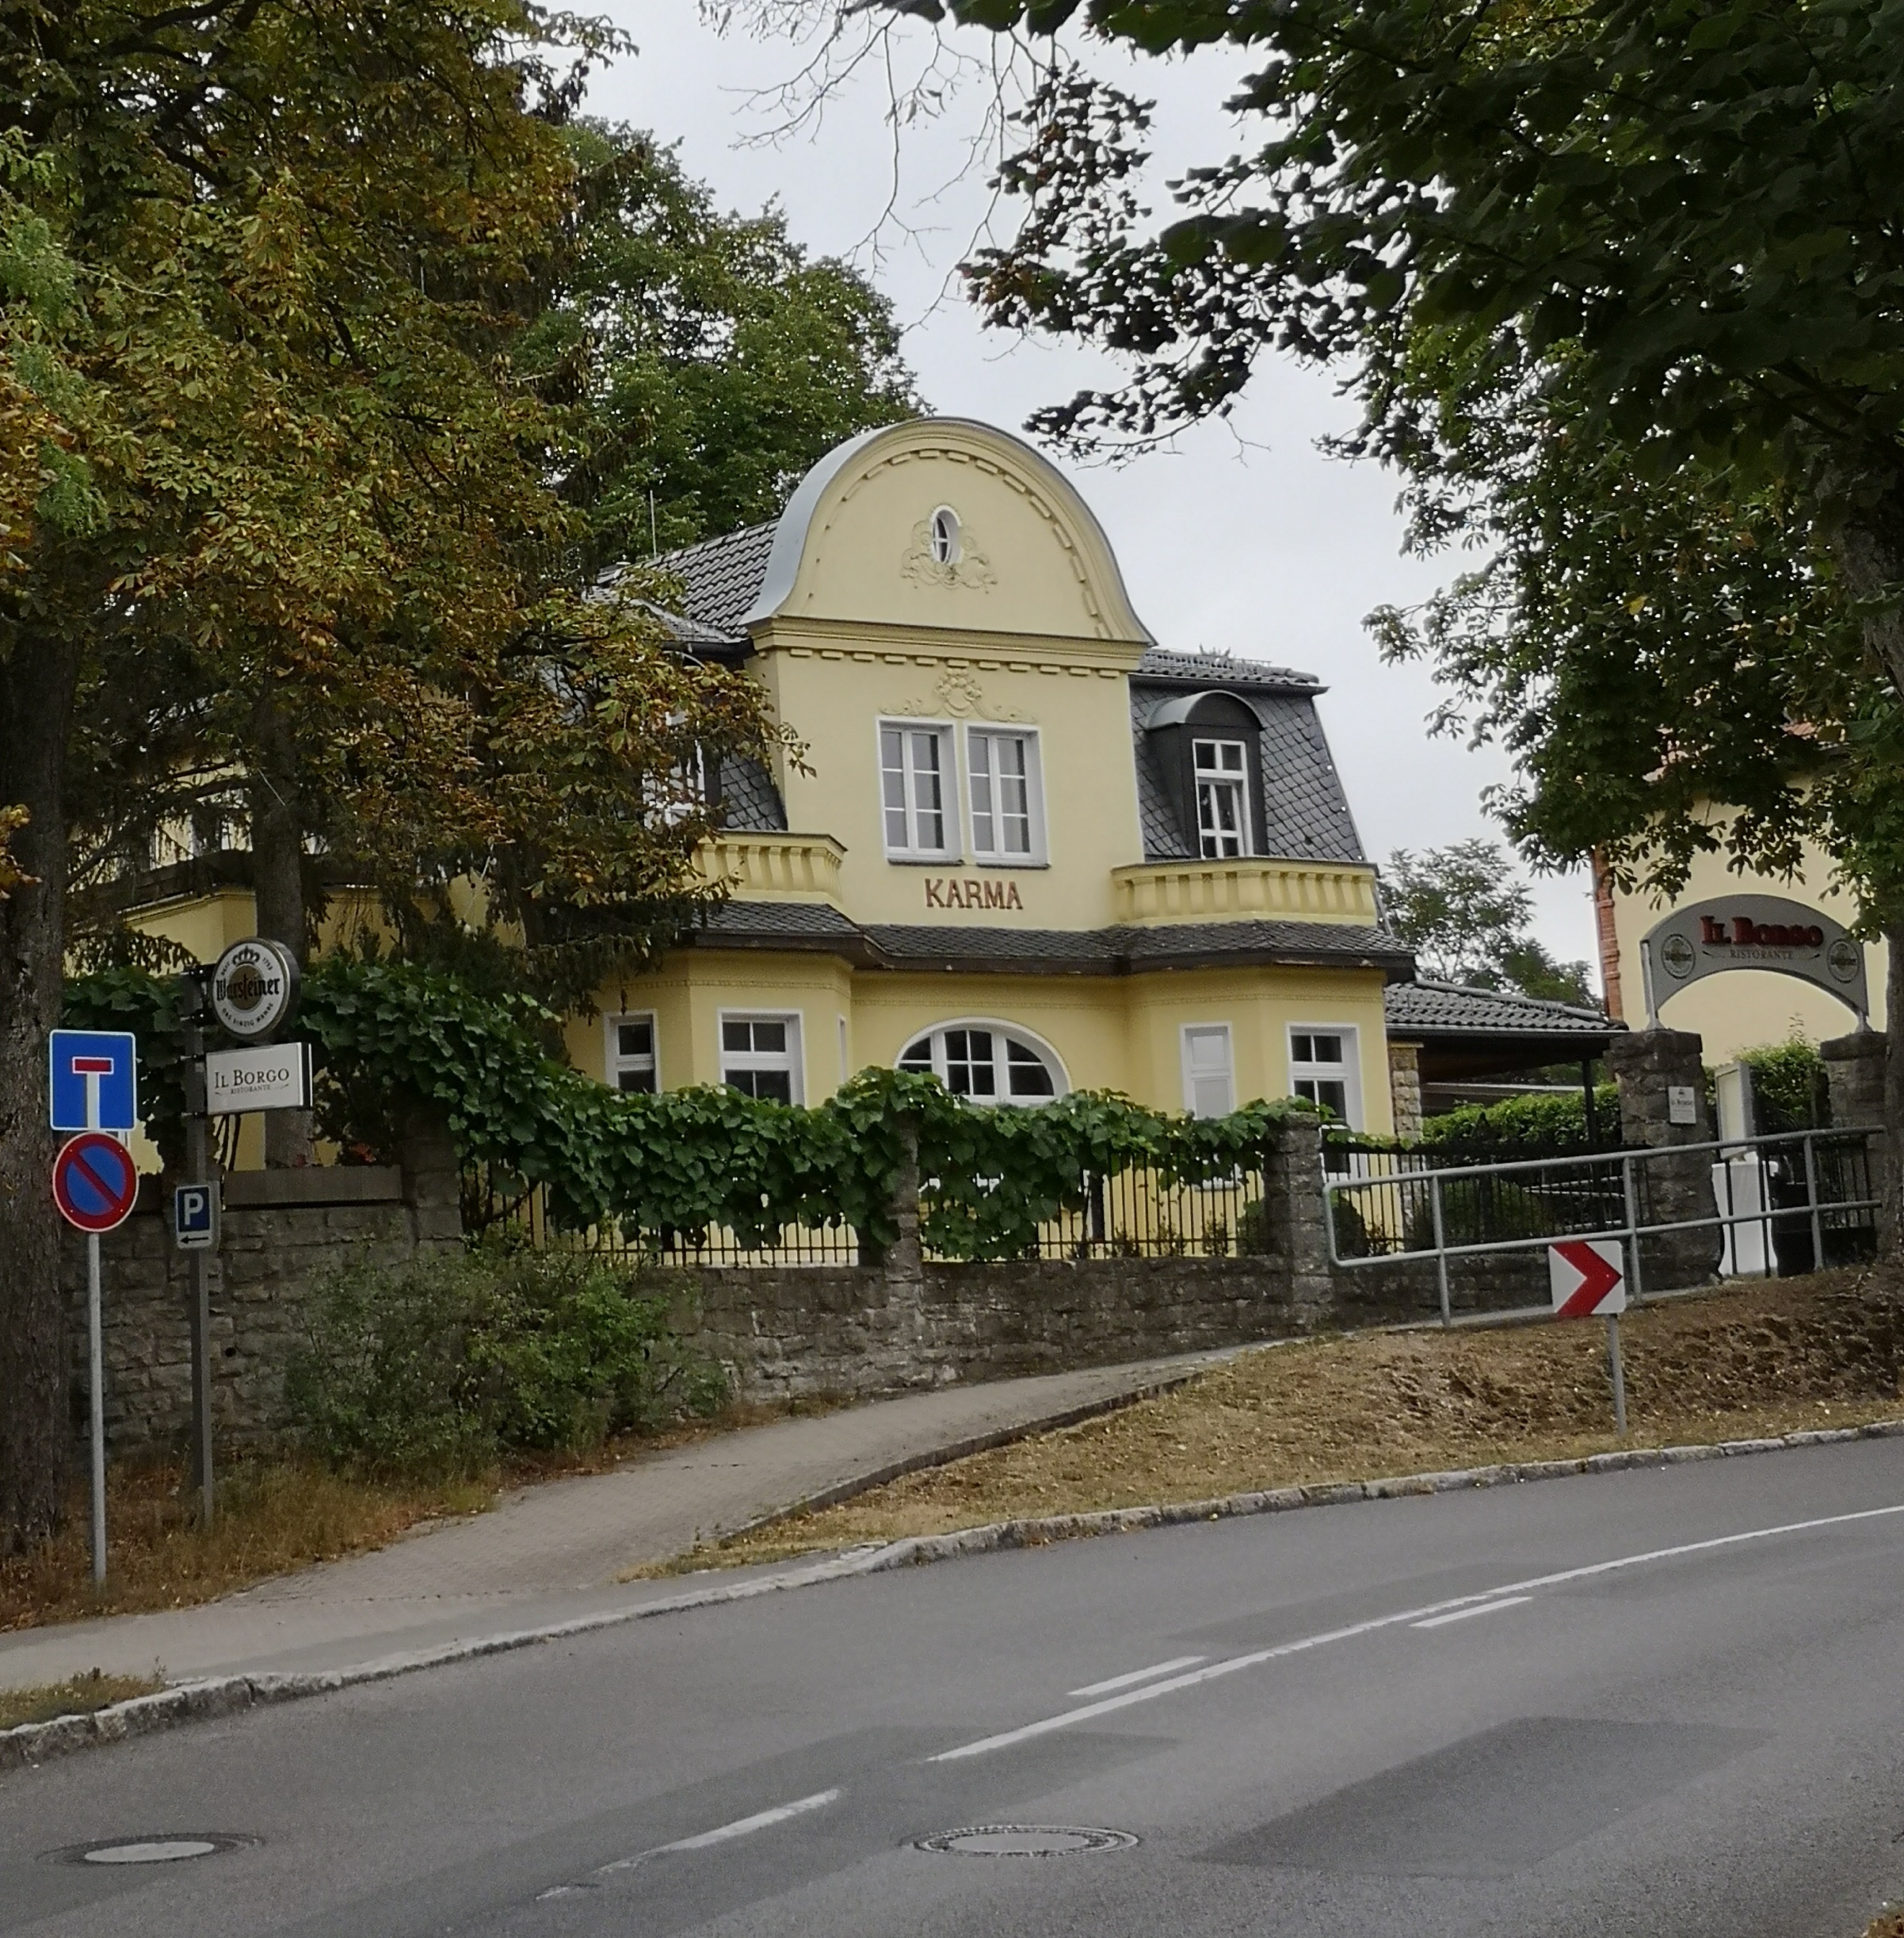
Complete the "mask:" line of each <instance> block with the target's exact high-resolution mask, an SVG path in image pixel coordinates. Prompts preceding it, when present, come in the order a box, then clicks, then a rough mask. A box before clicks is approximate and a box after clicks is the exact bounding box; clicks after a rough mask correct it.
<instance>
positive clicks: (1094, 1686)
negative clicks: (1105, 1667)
mask: <svg viewBox="0 0 1904 1938" xmlns="http://www.w3.org/2000/svg"><path fill="white" fill-rule="evenodd" d="M1203 1659H1204V1658H1202V1657H1201V1656H1200V1655H1179V1656H1173V1658H1171V1659H1170V1660H1169V1661H1167V1662H1153V1663H1152V1664H1151V1665H1150V1667H1149V1668H1148V1669H1131V1670H1128V1672H1127V1673H1124V1675H1121V1676H1106V1677H1105V1679H1104V1680H1103V1681H1102V1682H1087V1683H1086V1684H1085V1685H1084V1687H1083V1688H1082V1689H1073V1690H1071V1691H1070V1692H1069V1693H1070V1695H1073V1696H1108V1694H1109V1693H1110V1692H1111V1691H1112V1690H1113V1689H1128V1688H1130V1686H1131V1684H1132V1683H1134V1682H1148V1681H1149V1680H1150V1678H1151V1677H1153V1676H1167V1675H1169V1673H1170V1671H1171V1670H1172V1669H1194V1668H1195V1667H1196V1665H1197V1664H1198V1663H1199V1662H1200V1661H1202V1660H1203Z"/></svg>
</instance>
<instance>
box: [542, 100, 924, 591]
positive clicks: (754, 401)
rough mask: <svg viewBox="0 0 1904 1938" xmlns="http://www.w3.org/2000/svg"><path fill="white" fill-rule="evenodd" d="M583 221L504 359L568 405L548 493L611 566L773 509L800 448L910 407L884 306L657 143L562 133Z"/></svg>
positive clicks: (807, 460) (857, 281)
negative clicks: (728, 203) (568, 425)
mask: <svg viewBox="0 0 1904 1938" xmlns="http://www.w3.org/2000/svg"><path fill="white" fill-rule="evenodd" d="M570 144H571V148H572V151H573V153H574V157H575V159H576V162H577V165H578V168H579V169H580V170H581V196H582V205H581V213H580V216H579V217H578V220H577V223H576V225H575V229H574V235H573V238H572V242H571V246H570V250H569V251H568V253H567V255H566V257H565V259H564V261H563V269H562V273H561V280H560V286H559V289H558V291H557V292H555V297H554V299H553V301H552V302H551V304H550V307H548V310H547V311H545V312H544V315H542V316H541V317H540V319H538V320H537V322H536V323H535V325H534V326H532V329H531V330H529V332H528V335H527V337H526V338H525V342H524V343H523V345H522V346H521V350H520V352H519V354H518V360H517V361H518V362H519V364H520V365H521V368H524V369H525V371H531V370H532V371H536V372H545V373H547V376H548V378H549V380H551V382H553V383H557V384H559V385H561V386H562V387H563V394H564V395H570V396H572V397H573V399H574V402H576V404H577V406H578V410H579V414H580V418H581V423H580V427H579V429H578V446H579V448H578V453H577V456H576V457H575V460H574V463H573V465H572V467H570V469H569V470H568V471H567V474H566V476H565V478H564V480H563V494H564V495H565V497H566V498H567V499H568V500H569V502H570V503H572V504H574V505H576V506H577V507H578V508H579V509H581V510H582V513H584V515H585V516H586V520H587V527H588V533H589V540H590V559H591V563H594V564H596V565H598V566H605V567H613V566H616V565H619V564H620V563H622V562H623V561H624V560H627V559H645V558H647V557H648V556H649V555H651V553H652V552H654V551H668V550H670V549H672V548H673V547H676V546H680V545H689V544H693V543H694V542H695V541H696V540H699V539H703V538H708V537H712V536H716V535H718V534H719V533H721V532H732V531H736V530H738V529H739V528H741V527H742V526H743V525H754V524H757V523H758V522H759V521H761V520H763V519H766V518H771V517H775V516H776V515H777V514H778V513H779V511H780V507H781V506H782V505H784V503H785V502H786V498H787V494H788V492H789V491H790V490H791V489H792V486H794V485H795V484H796V483H797V482H798V481H799V478H800V477H801V476H802V475H803V473H804V472H806V471H807V470H808V469H809V468H810V467H811V466H812V465H813V464H815V462H816V461H817V460H818V459H820V458H821V457H822V456H825V454H826V452H829V451H830V450H831V449H832V448H834V445H835V444H839V443H841V441H843V440H845V439H846V438H848V437H853V435H855V433H858V432H860V431H863V430H869V429H873V428H874V427H875V426H876V425H882V424H891V423H895V422H899V420H901V419H902V418H909V417H912V416H914V415H916V414H918V410H920V408H921V406H920V402H919V399H918V394H917V391H915V389H914V383H913V379H912V376H911V373H910V372H909V371H908V370H907V369H906V367H905V365H904V364H903V363H902V361H901V360H900V356H899V330H898V326H896V324H895V322H894V321H893V316H892V308H891V304H890V303H888V302H887V299H886V298H885V297H884V296H881V295H880V293H879V292H878V291H877V290H876V289H875V288H873V287H872V284H870V283H868V281H867V280H865V278H864V277H862V276H860V275H859V274H858V273H857V272H856V271H854V270H853V269H851V268H849V266H848V265H846V264H845V263H843V262H840V261H835V260H834V259H832V258H818V259H815V258H812V257H811V256H809V255H808V254H807V251H806V250H803V249H802V248H801V247H800V246H799V244H798V243H796V242H794V241H793V240H792V238H790V237H789V236H788V233H787V225H786V223H785V220H784V218H783V217H782V216H780V213H779V212H778V211H777V210H774V209H771V208H769V210H767V211H766V212H764V213H762V214H761V215H758V216H733V215H724V214H723V213H722V212H720V211H719V209H718V208H716V207H715V204H714V200H713V198H712V196H711V195H710V194H709V193H708V190H707V189H705V188H704V187H703V186H702V185H700V183H698V182H696V181H693V180H692V179H691V178H690V177H689V176H688V175H687V174H685V172H684V171H683V170H682V168H681V162H680V161H679V159H678V158H677V156H676V155H675V153H674V152H673V150H671V149H668V148H663V147H658V146H657V145H656V144H655V143H654V140H653V139H652V138H651V137H650V136H648V135H643V134H641V133H639V132H636V131H635V130H633V129H631V128H620V127H609V126H605V125H603V124H598V123H592V122H584V123H582V124H580V125H579V126H578V127H577V128H574V130H573V131H571V133H570Z"/></svg>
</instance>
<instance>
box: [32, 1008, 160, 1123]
mask: <svg viewBox="0 0 1904 1938" xmlns="http://www.w3.org/2000/svg"><path fill="white" fill-rule="evenodd" d="M47 1048H48V1066H49V1067H48V1083H47V1104H48V1123H49V1124H52V1127H53V1128H54V1129H55V1131H135V1130H137V1129H138V1127H139V1039H138V1038H137V1037H136V1036H133V1035H132V1033H131V1032H129V1031H120V1030H107V1029H56V1030H55V1031H54V1032H52V1035H51V1036H49V1037H48V1040H47Z"/></svg>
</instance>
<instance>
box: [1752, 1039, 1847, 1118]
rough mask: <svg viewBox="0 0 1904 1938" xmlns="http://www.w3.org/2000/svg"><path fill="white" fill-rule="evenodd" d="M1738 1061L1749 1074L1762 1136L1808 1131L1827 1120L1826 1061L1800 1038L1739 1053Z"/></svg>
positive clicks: (1828, 1112) (1828, 1088)
mask: <svg viewBox="0 0 1904 1938" xmlns="http://www.w3.org/2000/svg"><path fill="white" fill-rule="evenodd" d="M1738 1060H1739V1061H1740V1062H1742V1063H1743V1064H1745V1065H1746V1066H1747V1067H1748V1068H1749V1070H1751V1072H1752V1097H1753V1104H1754V1105H1755V1107H1756V1109H1755V1114H1756V1116H1757V1120H1758V1128H1759V1130H1760V1131H1761V1133H1765V1132H1770V1131H1805V1130H1810V1129H1811V1127H1813V1126H1814V1125H1816V1124H1823V1123H1824V1122H1825V1121H1826V1119H1827V1118H1828V1117H1829V1116H1830V1107H1829V1105H1828V1104H1826V1101H1825V1100H1826V1097H1827V1096H1828V1094H1829V1091H1830V1085H1829V1083H1828V1081H1827V1079H1826V1074H1825V1059H1823V1058H1822V1056H1820V1055H1818V1051H1816V1050H1815V1049H1814V1048H1813V1047H1812V1046H1811V1044H1810V1043H1807V1042H1806V1040H1804V1038H1803V1037H1802V1036H1794V1037H1792V1038H1791V1040H1789V1041H1788V1042H1785V1043H1761V1044H1760V1045H1759V1047H1757V1049H1753V1050H1742V1051H1739V1053H1738Z"/></svg>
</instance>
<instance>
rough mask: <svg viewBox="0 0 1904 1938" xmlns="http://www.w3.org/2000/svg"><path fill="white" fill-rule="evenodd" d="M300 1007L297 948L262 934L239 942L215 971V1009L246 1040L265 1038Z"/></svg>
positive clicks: (213, 995) (273, 1032)
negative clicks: (294, 955) (294, 957)
mask: <svg viewBox="0 0 1904 1938" xmlns="http://www.w3.org/2000/svg"><path fill="white" fill-rule="evenodd" d="M296 1006H297V964H296V963H295V962H294V961H292V957H291V952H290V951H289V950H288V949H287V948H284V947H283V946H282V945H281V944H278V943H276V942H267V941H266V940H265V939H264V937H261V936H254V937H251V939H250V940H249V941H246V942H234V943H233V944H232V945H231V948H228V949H227V950H226V951H225V952H224V954H223V955H222V956H219V959H218V967H216V969H214V970H213V971H212V1014H213V1015H214V1016H216V1017H217V1018H218V1020H219V1022H220V1023H221V1024H223V1025H224V1027H225V1028H226V1030H227V1032H229V1033H230V1034H231V1035H232V1036H235V1037H237V1039H238V1041H239V1042H240V1043H263V1042H265V1040H267V1039H268V1038H269V1037H270V1036H273V1035H274V1034H275V1033H276V1032H277V1031H278V1030H280V1029H281V1028H283V1027H284V1024H286V1023H288V1021H290V1019H291V1013H292V1010H293V1009H295V1008H296Z"/></svg>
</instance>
